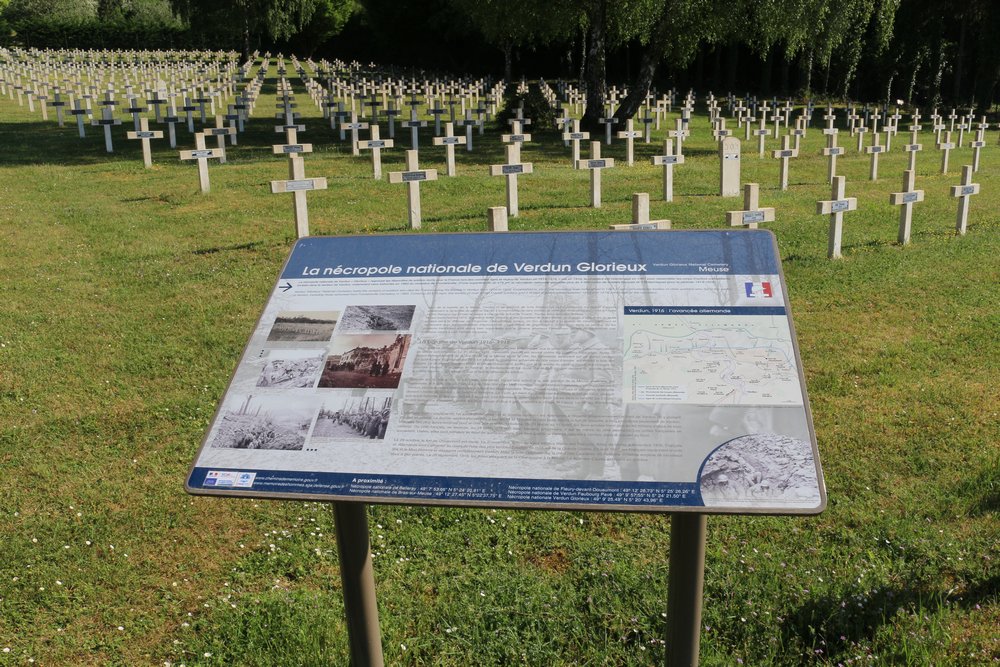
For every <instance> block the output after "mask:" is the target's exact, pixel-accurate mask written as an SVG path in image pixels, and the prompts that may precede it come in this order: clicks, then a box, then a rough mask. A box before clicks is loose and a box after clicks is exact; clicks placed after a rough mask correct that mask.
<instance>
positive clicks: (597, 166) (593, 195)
mask: <svg viewBox="0 0 1000 667" xmlns="http://www.w3.org/2000/svg"><path fill="white" fill-rule="evenodd" d="M575 166H576V168H577V169H589V170H590V205H591V206H593V207H594V208H600V207H601V170H603V169H607V168H610V167H614V166H615V161H614V160H613V159H612V158H602V157H601V142H599V141H591V142H590V158H589V159H586V160H577V161H576V165H575Z"/></svg>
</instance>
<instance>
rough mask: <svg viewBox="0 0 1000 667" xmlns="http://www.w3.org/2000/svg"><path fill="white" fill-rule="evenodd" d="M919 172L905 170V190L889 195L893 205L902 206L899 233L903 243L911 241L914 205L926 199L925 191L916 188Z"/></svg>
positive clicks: (899, 238)
mask: <svg viewBox="0 0 1000 667" xmlns="http://www.w3.org/2000/svg"><path fill="white" fill-rule="evenodd" d="M916 175H917V172H916V171H914V170H913V169H907V170H906V171H904V172H903V191H902V192H893V193H892V194H890V195H889V203H890V204H892V205H893V206H901V207H902V208H901V209H899V235H898V237H897V238H898V240H899V242H900V243H901V244H902V245H906V244H907V243H909V242H910V224H911V222H912V221H913V205H914V204H915V203H917V202H922V201H923V200H924V191H923V190H917V189H916Z"/></svg>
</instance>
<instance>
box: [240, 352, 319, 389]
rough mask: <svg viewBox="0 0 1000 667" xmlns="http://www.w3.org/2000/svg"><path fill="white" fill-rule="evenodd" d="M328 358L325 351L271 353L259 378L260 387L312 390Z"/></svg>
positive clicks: (258, 384)
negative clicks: (324, 361)
mask: <svg viewBox="0 0 1000 667" xmlns="http://www.w3.org/2000/svg"><path fill="white" fill-rule="evenodd" d="M325 358H326V352H325V351H324V350H320V351H318V352H317V351H316V350H287V351H282V352H271V354H270V355H269V357H268V359H267V361H266V362H265V364H264V369H263V370H262V371H261V372H260V376H259V377H258V378H257V386H258V387H270V388H274V389H297V388H312V387H314V386H316V378H317V376H318V375H319V371H320V369H321V368H322V367H323V360H324V359H325Z"/></svg>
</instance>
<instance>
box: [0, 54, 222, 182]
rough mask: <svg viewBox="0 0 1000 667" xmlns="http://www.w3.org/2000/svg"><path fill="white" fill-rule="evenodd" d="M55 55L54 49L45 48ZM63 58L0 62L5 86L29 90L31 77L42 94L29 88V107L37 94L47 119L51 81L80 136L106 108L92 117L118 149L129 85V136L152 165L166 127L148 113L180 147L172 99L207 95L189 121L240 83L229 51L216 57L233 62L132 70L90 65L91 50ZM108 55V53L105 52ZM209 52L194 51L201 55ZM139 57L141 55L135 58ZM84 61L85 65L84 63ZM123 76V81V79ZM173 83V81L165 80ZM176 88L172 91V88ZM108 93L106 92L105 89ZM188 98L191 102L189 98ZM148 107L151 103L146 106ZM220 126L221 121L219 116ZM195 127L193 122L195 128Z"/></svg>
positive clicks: (147, 65)
mask: <svg viewBox="0 0 1000 667" xmlns="http://www.w3.org/2000/svg"><path fill="white" fill-rule="evenodd" d="M42 53H43V54H51V53H52V52H42ZM61 53H62V55H61V56H60V57H55V58H53V57H46V56H45V55H43V56H41V57H36V56H37V54H36V52H31V54H26V53H21V54H17V53H15V54H14V55H15V58H14V60H13V61H8V62H6V63H4V64H3V65H0V90H5V89H9V90H11V91H12V92H13V91H14V90H15V89H16V90H18V91H22V90H24V89H25V87H24V86H23V85H20V83H19V82H20V81H21V80H22V79H21V77H28V78H29V80H30V81H31V82H32V83H31V86H32V88H35V87H37V88H38V89H39V90H40V91H41V92H40V94H39V95H37V96H35V95H34V92H35V91H34V90H32V89H31V88H29V89H28V92H29V93H31V95H29V97H28V101H29V107H30V106H31V100H32V97H33V96H34V97H35V99H41V100H42V103H43V106H42V112H43V118H44V116H45V111H44V109H45V105H44V102H45V100H46V99H48V95H47V94H46V93H47V91H48V90H49V86H50V85H51V90H53V91H54V99H53V102H52V104H53V106H55V108H56V109H57V111H58V120H59V124H60V125H63V123H62V121H63V115H62V109H63V107H64V106H67V105H70V106H72V109H71V110H70V114H71V115H72V116H74V117H75V118H76V121H77V127H78V132H79V134H80V136H81V137H85V136H86V130H85V119H86V118H88V117H92V116H93V115H94V107H95V106H96V107H99V108H100V109H101V112H100V114H99V115H98V116H97V117H94V118H92V120H91V124H92V125H95V126H99V127H102V128H103V131H104V139H105V150H106V151H107V152H113V151H114V145H113V138H112V137H113V135H112V129H113V128H114V127H115V126H119V125H121V124H122V121H121V119H119V118H117V117H115V109H116V108H117V107H118V106H119V101H118V100H117V99H116V97H117V95H118V91H119V86H120V85H123V86H124V98H125V99H127V100H128V105H127V107H126V108H124V112H125V113H127V114H130V115H131V119H132V123H133V127H134V131H131V132H129V133H128V134H127V136H128V138H129V139H134V140H139V141H141V143H142V152H143V162H144V164H145V165H146V166H147V167H149V166H151V164H152V155H151V150H150V140H151V139H160V138H162V137H163V133H162V131H159V130H155V131H154V130H150V128H149V125H148V123H149V121H148V120H147V119H146V118H145V117H144V116H143V114H145V113H147V112H148V111H149V108H150V107H153V108H154V109H155V113H156V116H157V121H162V122H166V123H168V128H169V138H170V144H171V147H174V146H176V137H175V132H174V124H176V123H177V122H179V120H180V119H179V118H176V117H174V114H175V112H174V110H173V109H174V100H173V97H175V96H179V95H180V94H182V93H187V92H188V91H192V90H193V91H195V93H194V94H195V95H206V94H207V95H208V96H207V97H196V98H195V99H194V100H193V101H194V102H197V103H199V104H200V107H199V106H189V107H188V109H189V110H188V112H187V113H188V120H189V123H190V122H191V117H192V113H191V112H192V111H193V110H197V109H199V108H200V110H201V113H202V115H203V118H204V113H205V106H204V105H205V104H206V103H209V104H211V105H212V106H213V109H214V105H215V103H216V101H219V103H221V102H222V101H223V100H224V99H226V97H228V96H229V95H231V94H232V92H233V88H234V87H235V74H236V72H237V66H236V64H235V61H234V60H232V59H231V58H230V55H229V54H215V55H214V56H213V57H214V58H216V59H219V58H230V61H229V62H214V63H210V64H209V65H205V64H204V63H200V62H193V63H192V62H176V61H174V60H171V61H168V62H157V61H155V60H153V59H150V58H148V57H147V58H145V59H144V60H143V61H142V62H143V65H142V67H141V68H139V69H137V68H136V67H134V66H133V67H132V68H131V69H130V70H114V69H112V70H108V69H107V67H106V66H105V65H103V64H102V65H96V64H93V63H90V64H88V61H87V60H86V59H88V58H89V59H92V58H94V54H88V53H86V52H76V53H73V54H72V56H71V57H67V55H66V53H65V52H61ZM104 55H105V56H106V55H107V53H106V52H105V54H104ZM200 55H204V54H195V56H200ZM136 57H137V58H138V57H139V56H138V55H137V56H136ZM81 63H82V64H81ZM119 77H121V78H122V79H124V81H119V80H118V79H119ZM167 81H169V82H170V83H169V84H168V83H166V82H167ZM63 87H65V89H66V90H67V91H68V100H64V99H62V90H63ZM168 90H169V91H176V92H174V93H173V94H172V93H170V92H168ZM100 91H103V92H100ZM142 92H145V93H146V94H147V96H149V97H150V99H146V100H145V103H143V102H142V101H141V98H142ZM186 100H187V101H192V100H190V98H186ZM163 104H170V112H169V115H168V116H166V117H164V116H163V115H162V112H161V105H163ZM147 105H148V106H147ZM216 124H217V127H218V126H221V123H220V122H219V120H218V117H217V119H216ZM190 129H192V130H193V125H192V127H191V128H190Z"/></svg>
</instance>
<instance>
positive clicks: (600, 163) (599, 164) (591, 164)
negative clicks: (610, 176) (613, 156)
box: [581, 160, 611, 169]
mask: <svg viewBox="0 0 1000 667" xmlns="http://www.w3.org/2000/svg"><path fill="white" fill-rule="evenodd" d="M581 162H583V163H584V165H585V167H584V168H585V169H603V168H604V167H609V166H611V164H610V162H609V160H581Z"/></svg>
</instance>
